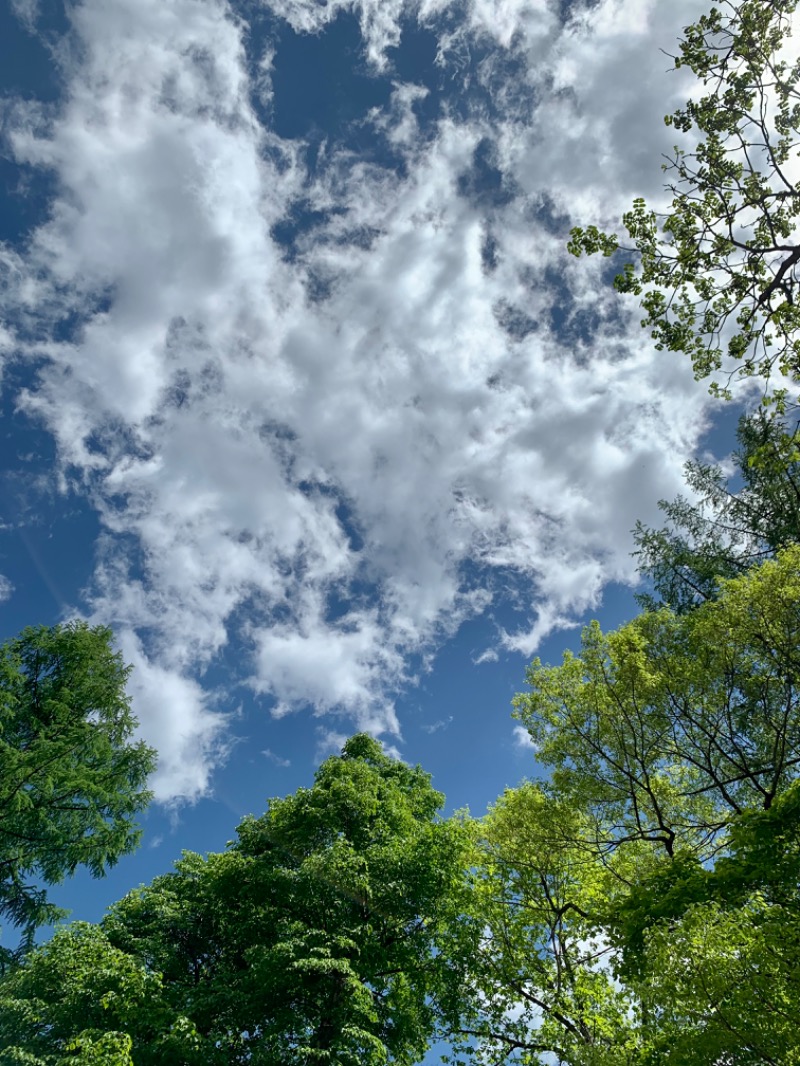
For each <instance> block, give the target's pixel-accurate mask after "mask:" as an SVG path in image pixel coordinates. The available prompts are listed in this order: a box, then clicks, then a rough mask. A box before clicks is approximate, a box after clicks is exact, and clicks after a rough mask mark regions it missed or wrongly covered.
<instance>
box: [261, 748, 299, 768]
mask: <svg viewBox="0 0 800 1066" xmlns="http://www.w3.org/2000/svg"><path fill="white" fill-rule="evenodd" d="M261 754H262V755H263V756H264V757H265V758H267V759H269V761H270V762H271V763H274V764H275V765H276V766H280V767H282V768H283V769H286V767H287V766H291V765H292V760H291V759H284V757H283V756H282V755H276V754H275V752H274V751H270V749H269V748H265V749H264V750H263V751H262V752H261Z"/></svg>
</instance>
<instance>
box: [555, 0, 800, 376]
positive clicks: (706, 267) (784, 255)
mask: <svg viewBox="0 0 800 1066" xmlns="http://www.w3.org/2000/svg"><path fill="white" fill-rule="evenodd" d="M796 7H797V2H796V0H775V2H772V3H764V2H763V0H738V2H733V0H725V2H723V3H721V4H720V5H719V6H715V7H713V8H712V9H711V10H710V11H709V12H708V13H707V14H705V15H703V16H702V17H701V18H700V19H699V20H698V21H697V22H696V23H695V24H694V25H691V26H688V27H687V28H686V29H685V31H684V38H683V40H682V41H681V44H680V55H679V56H678V57H677V58H676V60H675V65H676V67H687V68H689V69H691V70H692V71H693V73H694V74H695V75H696V76H697V78H698V80H699V81H700V83H701V85H702V87H703V90H704V93H703V95H700V96H699V97H698V98H697V99H693V100H690V101H689V102H688V103H687V105H686V107H684V108H681V109H679V110H677V111H676V112H675V113H674V114H672V115H668V116H667V117H666V119H665V121H666V123H667V125H668V126H671V127H673V128H674V129H676V130H678V131H679V132H680V133H683V134H685V135H688V136H689V138H690V140H691V141H694V142H695V143H693V145H692V146H691V147H689V148H686V147H681V146H680V145H676V146H675V148H674V154H673V156H672V158H671V159H670V160H669V161H668V163H667V164H665V166H664V170H665V171H666V173H667V175H668V177H669V182H668V184H667V186H666V188H667V190H668V192H670V193H671V194H672V203H671V208H670V210H669V211H668V212H667V213H666V214H657V213H656V212H654V211H652V210H649V209H648V208H647V205H646V204H645V201H644V200H642V199H637V200H636V201H635V202H634V206H633V209H632V210H631V211H630V212H628V213H627V214H625V215H624V216H623V220H622V222H623V226H624V228H625V230H626V232H627V235H628V237H629V238H630V240H631V241H632V244H631V245H630V246H628V247H626V248H624V249H623V250H625V251H628V252H631V253H633V254H634V255H635V262H631V263H628V264H626V265H625V267H624V268H623V271H622V273H621V274H619V275H618V276H617V278H616V280H615V286H616V288H617V289H618V290H619V291H620V292H622V293H630V294H633V295H637V296H641V297H642V306H643V307H644V309H645V311H646V312H647V314H646V317H645V319H644V320H643V323H642V324H643V325H644V326H646V327H647V328H649V329H650V331H651V334H652V336H653V338H654V339H655V341H656V347H657V348H659V349H668V350H670V351H680V352H685V353H686V354H687V355H689V357H690V358H691V360H692V364H693V366H694V370H695V374H696V376H697V377H698V378H705V377H709V376H711V377H712V379H713V380H712V385H711V388H712V391H714V392H717V393H719V394H721V395H729V388H728V385H727V384H726V379H725V378H724V377H723V378H719V377H718V372H719V371H720V370H721V369H724V370H725V372H726V374H727V375H728V378H727V381H728V383H729V382H730V380H731V377H732V376H733V375H736V374H738V375H741V376H743V377H752V376H755V375H760V376H763V377H765V378H768V379H769V378H775V375H776V374H780V375H786V376H787V377H789V378H790V379H791V380H792V381H793V382H795V383H800V341H798V339H797V333H798V327H800V308H799V307H798V296H800V272H799V269H798V268H800V245H798V243H797V242H796V240H795V239H794V233H795V230H796V220H797V217H798V214H800V188H798V185H797V181H796V175H795V174H794V173H793V167H794V166H795V165H796V164H795V160H796V157H797V155H798V147H799V146H800V136H798V133H799V131H800V90H798V83H799V82H800V61H797V62H795V63H793V64H790V63H789V62H788V61H787V60H785V59H784V58H782V56H781V51H782V48H783V46H784V45H785V43H786V41H787V39H788V38H789V36H790V34H791V29H792V16H793V14H794V12H795V10H796ZM568 248H569V251H570V252H572V254H574V255H577V256H579V255H581V254H582V253H584V252H585V253H587V254H590V255H591V254H594V253H596V252H598V251H599V252H602V254H603V255H605V256H608V255H611V254H613V253H614V252H615V251H617V250H618V248H619V249H621V248H622V245H621V244H620V241H619V239H618V238H617V237H616V236H614V235H607V234H604V233H602V232H601V231H599V230H598V229H597V227H596V226H589V227H587V228H581V227H575V228H574V229H573V230H572V233H571V241H570V243H569V245H568ZM725 357H727V358H728V360H729V362H726V361H725ZM772 387H773V388H774V389H778V390H780V389H781V388H782V383H781V381H780V380H779V379H778V380H773V381H772Z"/></svg>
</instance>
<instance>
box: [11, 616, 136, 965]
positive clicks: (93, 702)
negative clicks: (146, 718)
mask: <svg viewBox="0 0 800 1066" xmlns="http://www.w3.org/2000/svg"><path fill="white" fill-rule="evenodd" d="M128 674H129V668H128V667H126V666H125V665H124V663H123V661H122V658H121V656H120V655H119V653H117V652H115V651H114V649H113V646H112V634H111V631H110V630H109V629H106V628H104V627H100V626H95V627H92V626H89V625H86V624H85V623H82V622H74V623H71V624H68V625H58V626H54V627H46V626H41V627H38V628H32V629H26V630H24V631H23V632H22V633H21V634H20V635H19V636H18V637H16V638H14V639H13V640H9V641H7V642H6V643H5V644H4V645H3V646H2V648H0V813H1V814H2V818H0V915H2V916H3V917H4V918H5V919H6V920H7V921H9V922H10V923H11V924H12V925H14V926H16V927H17V928H18V929H19V930H20V932H21V937H22V940H21V948H20V950H21V951H23V950H25V949H27V948H29V947H30V945H31V943H32V940H33V936H34V934H35V931H36V929H37V928H38V927H39V926H40V925H42V924H46V923H48V922H52V921H53V920H54V919H55V918H57V917H59V916H60V915H61V913H62V912H61V911H59V910H58V909H57V908H55V907H53V906H52V905H51V904H50V903H49V902H48V899H47V893H46V889H45V888H43V887H41V883H42V882H44V883H45V884H55V883H58V882H59V881H61V880H62V879H63V878H64V877H65V876H67V875H69V874H72V873H74V871H75V870H76V868H77V867H78V866H85V867H87V868H88V869H89V870H90V871H91V872H92V874H94V875H95V876H98V877H99V876H101V875H102V874H103V873H104V872H105V871H106V869H107V868H108V867H109V866H110V865H112V864H113V863H114V862H116V860H117V859H118V858H119V857H120V856H121V855H124V854H126V853H127V852H129V851H131V850H133V849H134V848H135V847H136V844H137V843H138V840H139V836H140V831H139V829H138V828H137V826H136V822H135V816H136V815H137V813H138V812H139V811H141V810H142V809H143V808H144V807H145V806H146V804H147V803H148V801H149V799H150V793H149V792H148V791H147V790H146V787H145V784H146V780H147V776H148V774H149V773H150V772H151V771H152V769H153V767H154V764H155V752H154V751H153V750H152V749H150V748H148V747H147V746H146V745H145V744H144V743H142V742H137V741H133V740H132V739H131V738H132V735H133V733H134V729H135V726H136V722H135V719H134V717H133V715H132V714H131V710H130V704H129V699H128V697H127V695H126V693H125V683H126V680H127V678H128ZM15 954H16V955H18V954H19V952H17V953H15V952H12V951H10V950H9V949H3V951H2V956H1V957H0V961H2V963H3V964H4V965H5V964H7V963H8V962H9V961H11V959H12V958H13V957H14V956H15Z"/></svg>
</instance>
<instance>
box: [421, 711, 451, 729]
mask: <svg viewBox="0 0 800 1066" xmlns="http://www.w3.org/2000/svg"><path fill="white" fill-rule="evenodd" d="M452 721H453V716H452V714H450V715H448V716H447V718H440V719H439V720H438V721H436V722H430V723H429V724H427V725H423V726H420V728H421V729H422V730H423V732H425V733H438V732H440V731H441V730H442V729H447V727H448V726H449V725H450V723H451V722H452Z"/></svg>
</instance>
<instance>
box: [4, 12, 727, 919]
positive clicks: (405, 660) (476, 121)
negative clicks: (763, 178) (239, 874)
mask: <svg viewBox="0 0 800 1066" xmlns="http://www.w3.org/2000/svg"><path fill="white" fill-rule="evenodd" d="M702 8H703V5H702V4H700V3H699V2H696V0H674V2H673V3H670V4H659V3H656V2H655V0H592V2H588V0H583V2H581V0H572V2H565V0H562V2H560V3H558V2H555V0H469V2H466V0H328V2H319V0H270V2H266V0H265V2H257V0H231V2H229V3H225V2H222V0H84V2H82V3H69V4H63V3H61V2H59V0H41V2H39V0H11V3H10V5H5V6H4V7H3V8H2V9H0V79H1V80H2V97H1V98H0V99H1V100H2V126H1V127H0V129H1V130H2V154H1V155H0V239H1V240H2V244H1V245H0V277H1V278H2V286H3V307H4V309H5V317H4V319H3V320H2V322H0V354H1V355H2V357H3V372H2V405H3V407H2V413H3V423H2V426H3V429H2V434H1V435H0V442H2V443H1V447H2V460H3V462H2V479H3V481H2V489H3V492H2V516H0V518H1V519H2V525H0V574H2V575H3V581H2V584H1V585H0V589H1V590H2V595H3V602H2V603H1V604H0V623H1V625H2V631H3V633H4V634H6V635H8V636H11V635H13V634H14V633H16V632H17V631H18V630H19V629H20V628H21V627H22V626H24V625H27V624H36V623H42V622H44V623H52V622H56V621H58V620H60V619H63V618H67V617H71V616H74V615H76V614H79V615H81V616H83V617H85V618H88V619H90V620H92V621H95V622H102V623H104V624H109V625H112V626H113V627H114V630H115V632H116V634H117V636H118V640H119V643H120V646H121V648H122V650H123V653H124V655H125V656H126V658H127V660H128V661H130V662H132V663H133V664H134V667H135V671H134V675H133V678H132V683H131V691H132V695H133V699H134V707H135V710H136V712H137V715H138V717H139V720H140V723H141V730H142V734H143V735H144V736H145V737H146V738H147V739H148V740H149V741H150V742H151V743H153V744H154V745H155V746H156V747H157V748H158V749H159V752H160V768H159V771H158V774H157V776H156V778H155V781H154V787H155V789H156V794H157V798H158V801H159V802H158V803H157V804H155V805H154V807H153V809H152V810H151V811H150V813H149V814H148V816H147V819H146V833H145V840H144V845H143V847H142V849H141V851H140V852H139V853H138V854H137V855H135V856H132V857H130V858H129V859H127V860H125V861H124V862H122V863H121V864H120V866H119V867H118V868H117V869H116V870H115V871H114V872H113V874H112V876H111V877H110V878H109V879H108V880H107V881H106V882H101V883H97V882H91V881H89V880H88V879H86V878H78V879H77V880H76V881H75V882H73V883H71V884H70V885H66V886H64V888H63V890H61V891H60V892H59V898H60V899H61V900H62V901H63V902H64V903H65V904H66V905H68V906H71V907H73V909H74V913H75V915H76V916H78V917H86V918H90V919H91V918H97V917H98V916H99V915H100V913H101V912H102V908H103V906H105V904H106V903H107V902H109V901H110V900H112V899H114V898H116V897H118V896H119V895H121V894H122V893H124V892H125V891H126V890H127V889H129V888H130V887H132V886H134V885H136V884H138V883H140V882H141V881H143V880H147V879H148V878H150V877H151V876H153V875H154V874H156V873H158V872H160V871H162V870H164V869H165V868H167V867H168V866H169V864H170V863H171V861H172V859H173V858H175V857H176V856H177V855H178V853H179V852H180V850H181V849H182V848H193V849H197V850H201V851H202V850H206V849H214V848H220V847H222V846H223V845H224V843H225V841H226V840H227V839H229V838H230V837H231V836H232V835H233V830H234V827H235V825H236V823H237V822H238V820H239V819H240V817H241V816H242V815H244V814H245V813H248V812H259V811H261V810H263V806H264V802H265V799H266V798H267V797H268V796H271V795H281V794H284V793H286V792H287V791H290V790H293V789H295V788H297V787H298V786H299V785H302V784H307V783H309V781H310V779H311V776H312V774H313V771H314V768H315V766H316V765H317V764H318V762H319V760H320V759H321V758H324V757H325V756H326V755H327V754H329V753H330V752H332V751H334V750H336V748H337V746H338V745H339V744H340V743H341V741H342V740H343V739H344V738H345V737H346V736H347V735H349V734H350V733H352V732H353V731H355V730H356V729H367V730H369V731H370V732H372V733H374V734H376V735H378V736H380V737H381V739H382V740H383V741H384V743H385V744H386V746H387V748H389V749H390V750H392V751H395V752H396V753H397V754H398V755H399V756H400V757H402V758H404V759H407V760H409V761H412V762H417V761H418V762H421V763H422V764H423V765H424V766H425V767H426V768H427V769H428V770H430V771H431V772H432V773H433V774H434V780H435V782H436V784H437V786H438V787H440V788H441V789H442V790H443V791H444V792H445V793H446V794H447V798H448V808H449V809H452V808H453V807H460V806H463V805H468V806H469V807H470V808H471V809H472V810H473V812H475V813H480V812H481V811H483V810H484V809H485V807H486V804H487V803H488V802H490V801H491V799H492V798H494V797H495V796H496V795H497V794H498V793H499V792H500V791H501V790H502V788H503V787H505V786H506V785H513V784H515V783H516V782H518V781H519V780H520V778H521V777H523V776H524V775H526V774H532V773H534V772H535V764H534V762H533V759H532V757H531V752H530V750H528V749H526V748H525V746H524V745H523V744H521V743H520V739H519V737H518V735H517V734H515V732H514V723H513V722H512V720H511V718H510V701H511V698H512V696H513V695H514V693H515V692H517V691H519V690H521V689H522V688H523V687H524V673H525V666H526V663H527V662H528V661H529V659H530V658H531V657H532V655H533V654H535V653H538V654H540V655H541V656H542V657H543V658H544V659H546V660H550V661H553V660H556V661H557V660H558V659H559V658H560V655H561V653H562V651H563V649H564V648H565V647H574V646H575V643H576V641H577V639H578V634H579V628H578V627H579V625H580V623H581V622H584V621H586V620H588V619H589V618H590V617H593V616H597V617H599V618H600V619H601V621H602V622H603V623H604V624H606V625H608V626H613V625H616V624H618V623H619V622H620V621H622V620H623V619H625V618H626V617H630V616H631V615H632V614H633V613H634V612H635V604H634V602H633V599H632V591H631V584H632V582H633V580H634V577H635V575H634V569H633V562H632V560H631V556H630V552H631V549H632V541H631V537H630V530H631V528H632V527H633V525H634V523H635V521H636V519H637V518H641V519H643V520H645V521H649V522H651V523H652V522H656V521H657V501H658V500H659V499H660V498H665V497H666V498H671V497H673V496H674V495H675V494H676V493H677V492H678V491H680V489H681V471H682V467H683V464H684V463H685V461H686V460H687V459H689V458H690V457H692V456H693V455H695V454H698V453H702V452H703V451H705V450H707V449H709V448H711V449H712V450H713V452H714V453H715V454H717V455H718V456H724V455H725V454H726V453H727V452H728V451H729V449H730V447H731V444H732V437H733V433H732V422H733V420H732V417H731V416H730V415H728V416H724V417H721V416H720V415H719V412H718V411H715V409H714V408H713V407H712V405H711V402H710V400H709V398H708V396H707V394H706V391H705V387H704V386H703V385H698V384H697V383H695V382H694V381H693V380H692V376H691V372H690V369H689V368H688V367H687V366H686V365H685V364H684V363H683V362H682V361H681V360H680V359H678V358H676V357H672V356H669V355H666V354H664V353H657V352H655V351H654V350H653V346H652V344H651V343H650V341H649V339H648V338H647V336H646V335H644V334H643V333H642V331H641V330H640V328H639V324H638V320H639V317H640V314H639V312H638V311H637V308H636V307H635V305H629V304H623V303H621V302H620V300H619V298H618V297H617V296H616V295H615V293H614V292H613V290H611V289H610V287H609V284H608V282H609V277H610V274H609V264H608V263H607V262H593V261H588V262H587V261H582V262H578V261H575V260H573V259H570V258H569V257H568V256H567V254H566V251H565V243H566V238H567V233H568V230H569V228H570V226H571V225H575V224H588V223H591V222H594V223H598V224H600V225H606V226H610V227H613V226H614V224H615V222H616V220H617V219H618V218H619V217H620V215H621V213H622V212H623V211H624V210H626V209H627V208H628V207H629V205H630V201H631V200H632V198H633V197H634V196H638V195H644V196H646V197H648V199H649V200H650V201H651V202H652V203H654V204H657V203H659V202H663V194H662V192H661V181H662V174H661V170H660V160H661V155H662V153H664V152H668V151H669V149H670V145H671V140H670V139H671V138H674V136H675V134H674V133H673V132H671V131H668V130H666V129H665V127H664V125H663V122H662V121H661V120H662V117H663V115H664V114H665V113H666V112H668V111H670V110H672V109H673V108H674V107H675V106H677V105H678V104H680V102H681V101H682V99H683V98H684V97H685V94H686V93H687V92H688V91H689V90H690V88H691V86H690V83H689V82H688V81H687V80H686V77H685V75H684V72H680V73H676V72H668V69H667V68H668V67H669V61H668V60H667V59H666V58H665V57H664V55H663V54H662V53H661V52H660V51H659V49H660V48H664V49H666V50H667V51H669V50H671V49H674V43H675V40H676V38H677V36H678V34H679V32H680V29H681V27H682V26H684V25H686V24H687V23H688V22H691V21H692V20H693V19H694V18H695V17H696V15H697V14H698V13H699V11H700V10H702ZM612 273H613V271H612Z"/></svg>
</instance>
